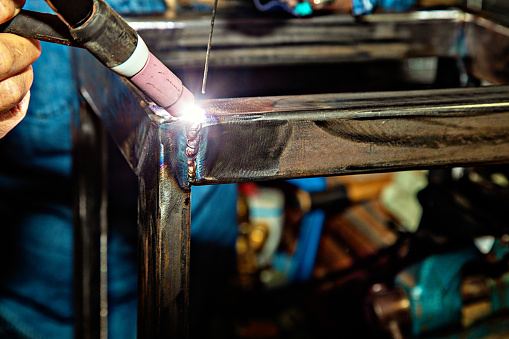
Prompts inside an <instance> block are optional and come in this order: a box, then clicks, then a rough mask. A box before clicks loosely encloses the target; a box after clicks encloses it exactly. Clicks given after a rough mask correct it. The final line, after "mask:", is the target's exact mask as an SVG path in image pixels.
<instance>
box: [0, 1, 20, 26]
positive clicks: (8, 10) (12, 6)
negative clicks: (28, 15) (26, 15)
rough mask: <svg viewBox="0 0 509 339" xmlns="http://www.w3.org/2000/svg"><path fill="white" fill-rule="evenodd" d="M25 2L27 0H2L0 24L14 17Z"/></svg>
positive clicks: (0, 3)
mask: <svg viewBox="0 0 509 339" xmlns="http://www.w3.org/2000/svg"><path fill="white" fill-rule="evenodd" d="M24 4H25V0H0V24H3V23H4V22H6V21H8V20H10V19H12V18H13V17H14V16H15V15H16V14H18V13H19V11H20V10H21V8H22V7H23V5H24Z"/></svg>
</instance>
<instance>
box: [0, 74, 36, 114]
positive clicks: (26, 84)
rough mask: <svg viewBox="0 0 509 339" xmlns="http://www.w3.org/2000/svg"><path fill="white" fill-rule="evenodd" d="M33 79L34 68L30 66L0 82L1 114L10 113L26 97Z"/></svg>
mask: <svg viewBox="0 0 509 339" xmlns="http://www.w3.org/2000/svg"><path fill="white" fill-rule="evenodd" d="M33 79H34V74H33V71H32V66H28V67H27V68H25V69H24V70H23V71H21V72H20V73H18V74H16V75H13V76H11V77H9V78H7V79H4V80H2V81H0V114H2V112H3V113H5V112H7V111H9V110H10V109H11V108H13V107H14V106H16V105H17V104H18V103H19V102H20V101H21V100H22V99H23V98H24V97H25V95H26V94H27V92H28V90H29V89H30V86H31V85H32V82H33ZM0 119H1V117H0Z"/></svg>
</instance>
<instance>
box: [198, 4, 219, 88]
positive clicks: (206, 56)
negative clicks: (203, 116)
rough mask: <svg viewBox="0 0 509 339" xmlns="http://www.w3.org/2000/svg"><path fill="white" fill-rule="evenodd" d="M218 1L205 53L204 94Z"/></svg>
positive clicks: (213, 9)
mask: <svg viewBox="0 0 509 339" xmlns="http://www.w3.org/2000/svg"><path fill="white" fill-rule="evenodd" d="M217 1H218V0H214V7H213V8H212V19H211V20H210V33H209V42H208V44H207V54H206V55H205V68H204V70H203V83H202V85H201V92H202V94H205V87H206V86H207V74H208V72H209V58H210V48H211V45H212V32H214V21H215V20H216V9H217Z"/></svg>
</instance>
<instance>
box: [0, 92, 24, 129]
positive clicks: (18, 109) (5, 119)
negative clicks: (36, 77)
mask: <svg viewBox="0 0 509 339" xmlns="http://www.w3.org/2000/svg"><path fill="white" fill-rule="evenodd" d="M29 101H30V91H28V92H27V93H26V94H25V96H24V97H23V99H22V100H21V101H20V102H19V103H18V104H17V105H16V106H14V107H13V108H11V109H10V110H8V111H7V112H4V113H0V139H1V138H3V137H4V136H5V135H6V134H7V133H8V132H10V131H11V130H12V129H13V128H14V127H15V126H16V125H17V124H19V123H20V121H21V120H23V118H24V117H25V115H26V113H27V109H28V102H29Z"/></svg>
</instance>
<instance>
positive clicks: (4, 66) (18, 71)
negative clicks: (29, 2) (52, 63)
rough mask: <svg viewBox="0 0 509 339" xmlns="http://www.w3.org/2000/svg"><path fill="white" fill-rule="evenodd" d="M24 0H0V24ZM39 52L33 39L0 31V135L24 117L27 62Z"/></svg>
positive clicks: (28, 80)
mask: <svg viewBox="0 0 509 339" xmlns="http://www.w3.org/2000/svg"><path fill="white" fill-rule="evenodd" d="M24 3H25V0H0V24H2V23H4V22H6V21H8V20H10V19H11V18H12V17H14V16H15V15H16V14H18V12H19V10H20V9H21V7H22V6H23V5H24ZM40 54H41V45H40V44H39V42H38V41H37V40H31V39H25V38H22V37H19V36H17V35H13V34H7V33H0V138H2V137H4V136H5V135H6V134H7V132H9V131H10V130H11V129H13V128H14V126H16V125H17V124H18V123H19V122H20V121H21V120H22V119H23V118H24V117H25V114H26V111H27V108H28V101H29V100H30V92H29V90H30V86H32V81H33V73H32V66H31V64H32V63H33V62H34V61H35V60H37V58H38V57H39V55H40Z"/></svg>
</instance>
